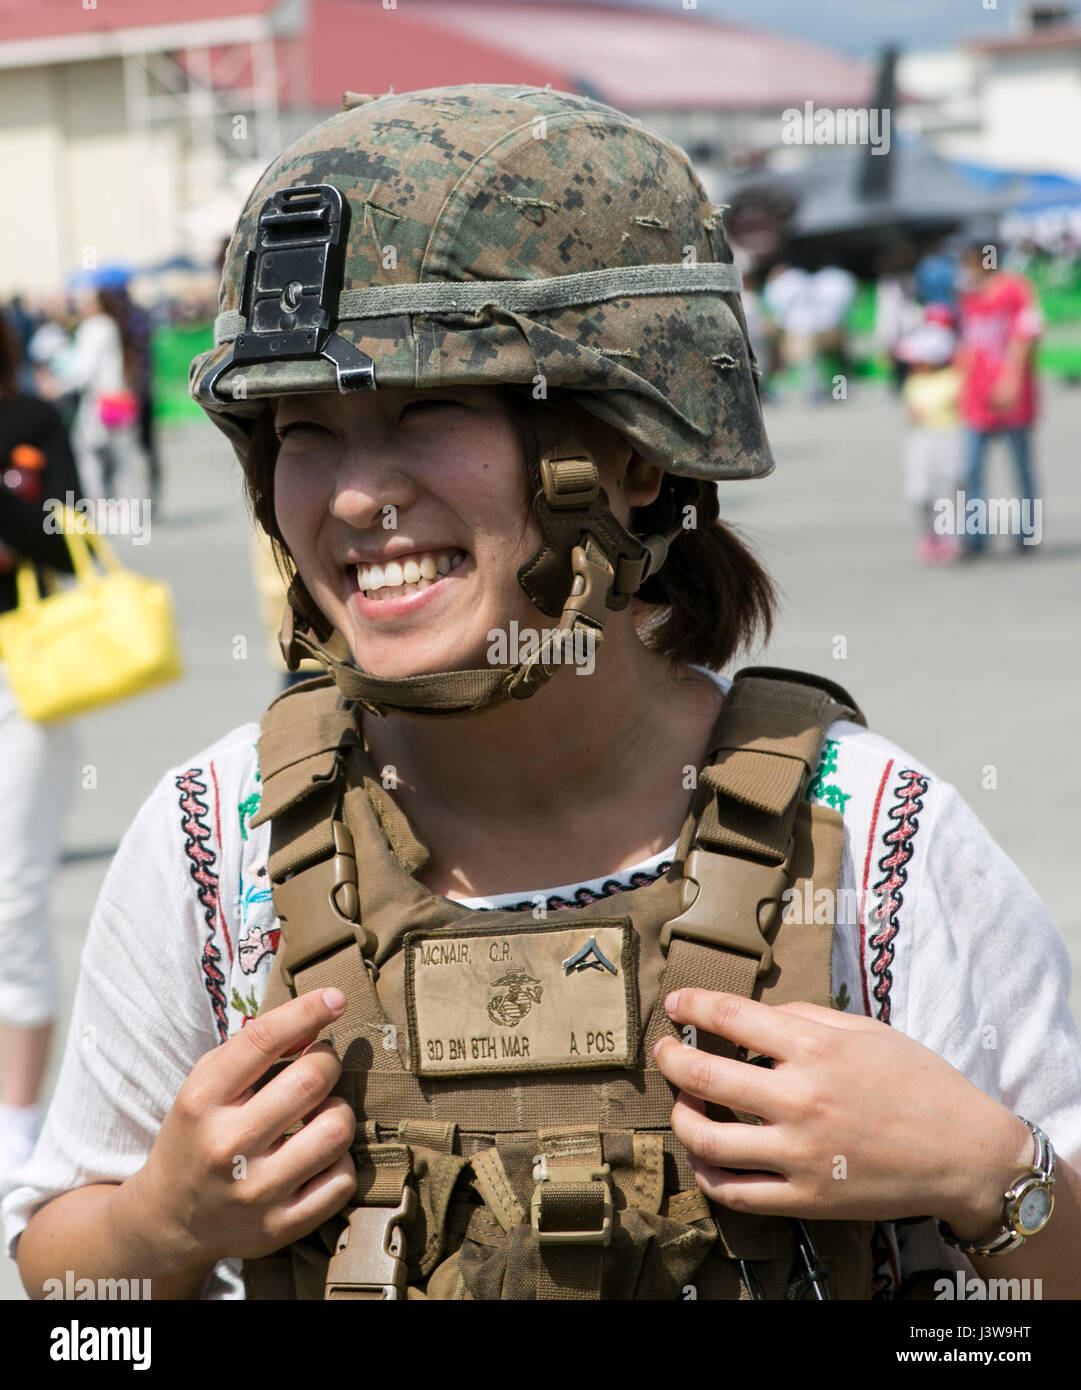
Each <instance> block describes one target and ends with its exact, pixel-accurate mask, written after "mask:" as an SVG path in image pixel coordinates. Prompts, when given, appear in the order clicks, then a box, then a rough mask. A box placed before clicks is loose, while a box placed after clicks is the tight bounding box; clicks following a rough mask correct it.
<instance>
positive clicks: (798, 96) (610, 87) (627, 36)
mask: <svg viewBox="0 0 1081 1390" xmlns="http://www.w3.org/2000/svg"><path fill="white" fill-rule="evenodd" d="M279 5H280V0H99V3H98V4H97V6H96V8H94V9H83V8H82V5H81V4H80V3H79V0H0V38H2V39H3V40H4V42H5V43H9V44H11V43H16V42H18V41H20V40H41V41H47V40H50V39H53V40H57V41H62V40H64V39H68V40H70V41H71V43H72V45H73V46H74V45H77V44H78V41H79V40H80V39H86V38H89V37H98V38H100V39H106V38H107V36H108V35H109V34H110V33H114V32H116V31H120V30H127V31H131V30H139V29H155V28H163V27H172V26H176V25H192V24H196V23H201V22H205V21H222V22H228V21H229V20H231V19H236V18H243V17H246V16H252V17H254V16H259V15H267V16H268V17H269V15H270V12H272V11H276V10H278V9H279ZM306 9H307V16H308V31H307V33H306V34H302V35H301V36H299V39H298V40H296V41H297V42H299V45H300V47H301V49H302V54H303V59H304V63H305V66H306V68H307V75H308V91H307V101H303V98H300V99H301V100H302V102H303V104H310V105H312V106H314V107H316V108H320V109H334V108H336V107H337V106H338V105H339V103H340V98H341V93H342V92H343V91H345V90H347V89H348V90H352V91H361V92H375V93H380V92H385V91H387V90H389V89H390V88H391V87H393V88H394V90H395V91H398V92H406V91H413V90H418V89H421V88H424V87H442V86H450V85H454V84H458V83H468V82H504V83H516V84H517V83H521V84H523V85H532V86H541V87H542V86H544V85H545V84H546V83H549V82H550V83H551V84H552V86H553V87H555V88H557V89H560V90H564V91H567V90H570V91H581V92H584V93H586V94H588V95H590V96H593V97H596V98H598V99H599V100H601V101H607V102H609V103H610V104H611V105H613V106H616V107H619V108H620V109H623V110H629V111H634V110H642V109H649V108H655V107H659V108H679V107H694V108H700V109H707V110H708V109H715V110H719V109H725V108H734V109H743V110H746V109H752V110H753V109H759V110H771V109H772V110H776V109H778V108H784V107H790V106H802V104H803V102H804V101H808V100H810V101H813V102H815V104H816V105H820V106H821V105H828V106H853V105H862V104H864V103H866V102H867V101H869V100H870V99H871V95H872V88H873V80H874V79H873V72H872V69H871V66H870V65H869V64H866V63H863V62H859V61H856V60H854V59H852V58H850V57H848V56H846V55H844V54H842V53H838V52H835V51H834V50H832V49H830V48H827V47H824V46H822V45H820V44H816V43H811V42H809V41H808V40H805V39H799V38H792V37H789V36H787V35H784V34H777V33H773V32H766V31H764V30H758V29H753V28H748V27H746V26H744V25H736V24H721V23H717V22H716V21H714V20H712V19H709V18H707V17H706V16H704V15H703V14H700V13H699V12H698V11H697V10H669V11H658V10H649V9H642V8H640V7H637V6H634V5H629V4H627V5H619V4H596V3H590V0H580V3H574V4H570V3H538V0H399V4H398V7H397V8H395V9H384V8H383V7H382V5H381V4H380V3H379V0H308V4H307V7H306ZM302 13H303V12H302ZM207 37H210V35H207ZM289 42H290V41H289V40H288V39H284V40H281V41H279V43H278V45H277V46H278V48H279V53H280V57H281V60H282V62H281V71H280V75H281V76H282V77H283V79H284V70H285V69H286V68H287V67H288V66H289V60H288V54H287V52H286V46H287V45H288V44H289ZM78 56H89V55H86V54H80V53H78V52H76V51H73V52H72V53H70V54H69V53H67V52H66V51H64V50H63V48H60V49H58V51H57V54H56V58H55V61H67V60H69V59H70V58H72V57H78ZM247 80H248V74H247V72H246V70H245V71H244V72H243V73H237V74H234V76H233V78H232V84H233V85H242V84H243V83H244V82H246V81H247ZM283 85H287V84H284V82H283ZM283 95H284V93H283Z"/></svg>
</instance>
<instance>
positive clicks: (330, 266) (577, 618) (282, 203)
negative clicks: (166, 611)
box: [190, 85, 773, 714]
mask: <svg viewBox="0 0 1081 1390" xmlns="http://www.w3.org/2000/svg"><path fill="white" fill-rule="evenodd" d="M718 214H719V209H717V208H715V207H714V206H713V205H712V204H710V203H709V202H708V200H707V199H706V195H705V192H704V190H703V189H702V186H701V183H700V182H699V180H698V178H697V176H696V175H695V174H694V171H693V170H692V168H691V166H690V163H689V161H688V160H687V157H686V155H685V154H684V153H683V151H682V150H680V149H679V148H678V147H677V146H675V145H673V144H672V143H671V142H669V141H667V140H665V139H664V138H663V137H661V136H659V135H657V134H656V133H654V132H652V131H650V130H648V129H646V128H645V127H644V126H642V124H641V123H640V122H639V121H636V120H634V119H632V118H631V117H629V116H627V115H625V114H624V113H622V112H619V111H617V110H615V109H614V108H612V107H609V106H605V105H602V104H601V103H599V102H595V101H592V100H590V99H588V98H586V97H580V96H576V95H572V94H569V93H565V92H556V91H552V90H550V89H540V88H536V87H512V86H485V85H469V86H459V87H440V88H433V89H430V90H426V91H421V92H411V93H404V94H401V95H394V94H387V95H386V96H382V97H379V98H377V99H375V100H366V101H363V102H358V101H357V100H356V99H353V100H351V101H348V102H347V103H346V109H345V110H343V111H342V112H340V113H339V114H338V115H336V116H333V117H331V118H330V119H329V120H327V121H325V122H323V124H322V125H319V126H317V127H316V128H315V129H314V130H312V131H310V132H309V133H308V134H307V135H305V136H304V137H302V138H301V139H300V140H298V141H297V142H296V143H295V144H293V145H292V146H290V147H289V148H288V149H286V150H285V151H284V152H283V153H282V154H281V155H280V156H279V157H278V158H277V159H276V160H275V161H274V162H273V163H272V164H271V165H270V167H269V168H268V169H267V170H266V172H265V173H264V174H263V176H262V177H261V179H260V180H259V182H258V184H257V185H256V187H255V189H254V190H253V192H252V194H251V196H250V197H249V199H248V203H247V205H246V207H245V209H244V211H243V212H242V214H241V216H240V219H239V221H238V223H237V227H236V230H235V232H234V235H233V238H232V241H231V242H230V246H229V249H228V252H227V254H226V259H225V265H224V268H223V276H222V285H221V291H220V295H219V309H220V312H219V314H218V317H217V319H216V321H215V346H214V347H213V348H212V349H211V350H210V351H209V352H206V353H203V354H202V355H201V356H199V357H197V358H196V359H195V360H194V361H193V363H192V366H191V373H190V391H191V394H192V397H193V398H194V399H195V400H196V401H197V402H198V403H199V404H200V405H202V407H203V408H204V410H205V411H206V412H207V414H208V416H209V417H210V419H211V420H213V422H214V423H215V424H216V425H217V426H218V427H219V428H220V429H221V430H222V431H223V432H224V433H225V434H226V435H227V436H228V437H229V439H230V440H231V442H232V443H233V446H234V449H235V450H236V452H237V453H238V455H239V456H240V457H241V458H242V459H243V457H244V455H245V453H246V450H247V448H248V447H249V444H250V439H251V434H252V430H253V429H254V425H255V421H256V419H257V418H258V417H259V416H260V415H261V414H262V413H263V412H264V411H265V410H266V408H267V401H268V399H269V398H271V397H274V396H277V395H281V394H286V393H288V394H294V393H298V392H306V391H330V390H338V391H342V392H346V391H354V390H372V389H378V388H379V387H382V386H411V387H425V386H434V387H439V386H452V385H486V386H492V385H502V384H517V385H532V386H533V387H534V388H536V386H537V383H538V382H542V383H543V384H544V386H543V394H546V392H547V389H548V388H553V389H554V388H559V389H560V390H561V392H562V393H563V394H564V395H565V396H566V397H567V398H569V399H570V400H571V401H573V403H574V404H576V405H578V406H579V407H581V408H582V409H584V410H586V411H587V412H589V413H591V414H593V415H595V416H596V417H597V418H598V419H600V420H602V421H604V422H606V423H607V424H610V425H612V426H614V427H615V428H616V429H618V430H619V431H620V432H621V433H622V434H623V436H624V437H625V438H626V439H627V440H628V442H630V443H631V444H632V445H633V447H634V448H635V449H636V451H637V452H638V453H639V454H640V455H641V456H642V457H643V458H644V459H645V460H646V461H647V462H649V463H651V464H653V465H655V466H656V467H659V468H661V469H663V470H664V471H665V472H667V473H671V474H675V475H681V476H683V477H687V478H692V479H698V480H699V482H700V484H701V485H707V484H709V483H712V482H714V481H716V480H718V479H722V478H753V477H761V476H763V475H764V474H766V473H769V472H770V471H771V470H772V468H773V460H772V456H771V454H770V450H769V445H768V442H767V440H766V435H765V429H764V426H763V423H762V416H761V406H760V401H759V390H758V379H757V369H756V367H755V365H754V359H753V355H752V353H751V349H750V344H749V340H748V336H747V329H746V322H745V319H744V316H743V310H742V306H741V304H740V299H739V289H740V277H739V272H738V270H737V268H736V267H735V266H734V265H733V264H732V259H731V252H730V250H729V247H728V244H727V240H726V238H725V236H724V231H723V228H722V227H721V224H720V220H719V215H718ZM534 511H535V514H536V516H537V519H538V522H539V523H540V526H541V530H542V532H543V534H544V545H543V546H542V548H541V550H539V551H538V552H537V554H536V555H535V556H534V557H533V559H532V560H530V561H529V562H528V563H527V564H526V565H524V566H523V567H522V569H521V570H520V571H519V582H520V583H521V585H522V587H523V589H525V591H526V593H527V594H529V596H530V598H531V599H532V600H533V602H534V603H536V604H537V606H538V607H539V608H541V610H542V611H544V612H548V613H551V614H556V613H560V614H561V617H560V623H559V629H558V631H559V632H560V633H561V634H565V633H567V632H569V631H571V630H574V629H577V630H585V631H588V632H591V633H592V634H593V637H594V639H595V640H599V639H600V637H601V636H602V635H603V630H604V621H605V613H606V610H607V609H619V608H623V607H625V606H626V603H627V602H628V599H629V597H630V595H631V594H633V593H634V592H635V591H636V590H637V588H638V587H639V586H640V585H641V584H642V583H643V582H644V580H645V579H646V578H647V577H648V576H649V575H651V574H654V573H656V571H657V570H658V569H659V568H660V566H661V565H662V564H663V563H664V558H665V555H666V552H667V545H668V543H669V542H670V541H672V540H674V539H675V537H676V536H677V535H678V534H679V532H680V529H681V528H680V527H674V528H673V529H672V530H671V531H669V532H668V533H666V534H665V535H663V536H651V537H639V536H633V535H631V534H630V533H628V532H627V531H626V530H625V529H624V528H623V527H622V526H621V525H620V524H619V522H618V521H617V520H616V518H615V517H614V516H613V514H612V513H611V511H610V510H609V508H608V500H607V498H606V497H605V495H604V493H603V491H602V490H600V489H599V487H598V485H597V473H596V468H595V466H594V464H593V461H592V458H591V457H590V456H589V454H588V452H587V451H585V450H584V449H582V448H581V446H580V442H579V441H578V440H576V439H575V438H574V437H573V435H572V434H569V433H568V434H567V435H566V436H565V437H564V438H562V439H560V440H559V441H558V443H557V444H556V445H555V446H554V447H553V448H551V449H550V450H549V451H548V453H547V456H546V458H544V459H542V460H541V478H540V486H539V487H538V489H537V494H536V498H535V502H534ZM568 575H570V585H569V588H570V592H569V593H568V592H567V587H568V584H567V576H568ZM327 628H328V629H329V625H327ZM304 629H308V631H305V630H304ZM320 635H321V634H319V633H318V631H317V629H316V628H315V627H314V626H313V625H312V624H310V623H309V622H308V620H307V619H303V618H301V616H300V615H298V614H295V613H294V612H293V610H292V608H291V606H290V607H287V611H286V617H285V623H284V624H283V631H282V647H283V651H284V652H285V653H286V660H287V661H288V662H289V664H290V665H291V666H293V665H295V663H296V660H297V659H298V657H299V656H300V655H301V654H304V653H307V654H310V655H312V656H315V657H316V658H317V659H318V660H320V661H321V662H322V663H323V664H324V665H325V666H327V668H328V669H329V670H330V672H331V674H332V675H333V677H334V680H335V681H336V683H337V684H338V685H339V687H340V688H341V689H342V691H343V693H344V694H345V695H346V696H347V698H350V699H355V700H357V701H358V702H360V703H362V704H363V705H364V706H365V707H366V708H368V709H371V710H372V711H373V712H375V713H385V712H388V711H394V712H401V713H410V714H463V713H469V712H472V711H474V710H478V709H482V708H484V707H485V706H487V705H489V704H492V703H495V702H497V701H499V700H503V699H507V698H512V697H517V698H523V697H525V696H527V695H531V694H532V693H533V692H534V691H535V690H536V689H538V688H539V686H540V685H541V684H543V683H544V682H545V681H546V680H547V679H548V678H549V677H550V676H551V674H552V673H553V670H554V667H553V666H549V665H546V664H545V660H544V658H545V656H547V655H549V653H546V652H545V651H543V650H542V651H538V652H537V653H535V654H534V657H533V659H532V660H531V661H529V662H527V663H523V664H520V665H519V666H516V667H509V668H495V667H489V668H488V669H486V670H481V671H452V672H443V673H436V674H432V675H424V676H415V677H407V678H404V679H398V680H382V679H380V678H378V677H375V676H371V675H369V674H366V673H364V672H361V671H359V670H358V669H357V668H356V666H355V665H353V664H351V663H350V662H348V661H347V660H343V659H341V658H340V657H339V656H337V655H335V654H334V652H335V651H338V652H341V651H342V650H343V647H342V645H341V643H340V641H339V642H337V643H336V642H334V641H332V640H331V639H330V638H329V637H326V638H324V641H326V642H327V643H328V646H324V645H323V642H321V641H320V640H319V638H320Z"/></svg>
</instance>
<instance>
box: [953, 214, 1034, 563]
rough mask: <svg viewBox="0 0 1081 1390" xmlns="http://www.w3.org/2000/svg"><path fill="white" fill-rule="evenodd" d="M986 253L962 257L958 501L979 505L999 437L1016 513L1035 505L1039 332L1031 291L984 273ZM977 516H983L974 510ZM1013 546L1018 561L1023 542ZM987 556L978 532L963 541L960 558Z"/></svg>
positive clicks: (973, 247)
mask: <svg viewBox="0 0 1081 1390" xmlns="http://www.w3.org/2000/svg"><path fill="white" fill-rule="evenodd" d="M993 249H994V248H993V246H992V244H991V243H990V242H987V241H985V240H984V239H982V238H981V239H979V240H974V241H972V242H971V243H970V244H969V245H968V246H967V247H966V249H965V251H964V252H963V254H962V257H961V288H960V295H959V308H960V317H961V346H960V351H959V353H958V357H957V365H958V366H959V367H960V369H961V372H962V383H961V397H960V402H959V404H960V411H961V419H962V421H963V422H964V425H965V434H966V439H965V493H966V497H967V501H968V503H969V504H971V502H972V501H973V499H980V500H981V501H986V498H985V494H984V481H983V474H984V461H985V458H986V453H987V445H988V442H989V441H990V439H991V438H992V437H993V436H995V435H1001V436H1002V437H1003V438H1004V439H1005V440H1006V442H1007V444H1008V445H1009V447H1010V451H1011V454H1012V457H1013V461H1014V467H1015V468H1016V470H1017V483H1018V489H1019V497H1020V498H1021V501H1022V505H1024V501H1025V499H1029V502H1030V505H1032V504H1033V503H1034V500H1035V498H1036V489H1035V482H1034V479H1033V468H1032V442H1031V440H1032V426H1033V424H1034V422H1035V419H1036V411H1037V405H1038V395H1037V389H1036V373H1035V370H1034V365H1033V359H1034V356H1035V347H1036V343H1037V341H1038V340H1039V337H1040V335H1041V333H1042V332H1043V315H1042V313H1041V311H1040V306H1039V303H1038V301H1037V299H1036V294H1035V291H1034V290H1033V288H1032V286H1031V284H1030V283H1029V282H1028V280H1026V279H1025V277H1024V276H1023V275H1018V274H1016V273H1014V272H1013V271H1004V270H998V269H997V268H995V266H994V265H989V264H988V261H989V260H992V259H993V258H992V256H991V252H992V251H993ZM981 510H982V509H981ZM1015 542H1016V545H1017V547H1018V550H1019V552H1020V553H1022V554H1023V553H1024V552H1025V550H1026V549H1027V547H1026V545H1025V543H1024V537H1023V536H1022V535H1017V536H1016V537H1015ZM986 548H987V536H986V534H985V533H983V532H977V533H976V534H971V533H970V534H966V536H965V554H967V555H977V554H980V553H982V552H984V551H985V550H986Z"/></svg>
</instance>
